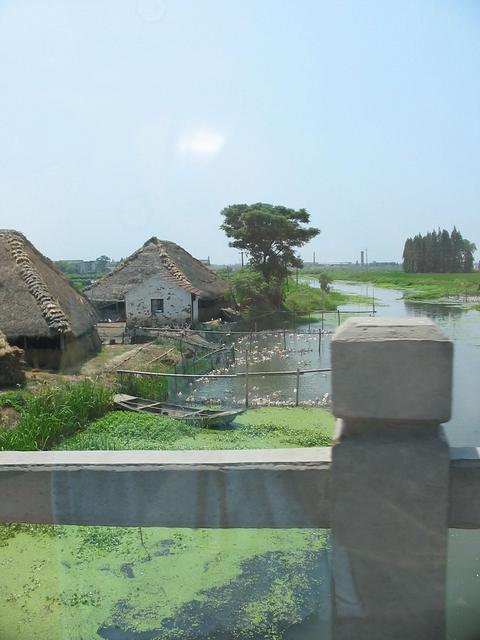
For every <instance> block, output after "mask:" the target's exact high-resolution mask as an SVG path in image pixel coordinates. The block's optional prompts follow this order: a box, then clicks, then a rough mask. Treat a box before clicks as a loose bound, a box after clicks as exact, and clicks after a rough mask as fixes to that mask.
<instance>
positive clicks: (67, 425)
mask: <svg viewBox="0 0 480 640" xmlns="http://www.w3.org/2000/svg"><path fill="white" fill-rule="evenodd" d="M112 399H113V388H112V387H110V386H107V385H104V384H101V383H99V382H98V381H94V380H90V379H85V380H82V381H81V382H78V383H72V382H62V383H61V384H59V385H57V386H54V387H45V389H43V390H41V391H40V392H39V393H35V394H30V395H26V396H24V400H22V403H21V404H20V405H19V409H20V420H19V422H18V425H17V426H16V428H15V429H13V430H9V431H0V450H2V451H5V450H15V451H34V450H44V449H50V448H51V447H52V446H54V445H55V444H56V443H57V442H58V441H59V440H60V439H61V438H63V437H65V436H67V435H72V434H74V433H75V432H76V431H78V430H79V429H81V428H82V427H83V426H85V425H86V424H87V423H89V422H91V421H92V420H95V419H96V418H99V417H100V416H102V415H104V414H105V413H106V412H107V411H108V409H109V408H110V407H111V406H112Z"/></svg>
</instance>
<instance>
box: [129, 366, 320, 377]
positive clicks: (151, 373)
mask: <svg viewBox="0 0 480 640" xmlns="http://www.w3.org/2000/svg"><path fill="white" fill-rule="evenodd" d="M330 371H331V369H326V368H324V369H303V370H302V369H300V371H299V373H300V375H301V376H303V375H306V374H309V373H328V372H330ZM117 373H118V374H135V375H138V376H151V377H160V378H161V377H164V378H207V379H208V378H212V380H213V379H216V378H244V377H245V376H246V373H245V372H242V371H241V372H239V373H205V374H201V373H164V372H162V371H134V370H128V369H119V370H118V371H117ZM296 373H297V370H296V369H289V370H288V371H250V370H249V371H248V377H249V378H251V377H252V376H292V375H295V374H296Z"/></svg>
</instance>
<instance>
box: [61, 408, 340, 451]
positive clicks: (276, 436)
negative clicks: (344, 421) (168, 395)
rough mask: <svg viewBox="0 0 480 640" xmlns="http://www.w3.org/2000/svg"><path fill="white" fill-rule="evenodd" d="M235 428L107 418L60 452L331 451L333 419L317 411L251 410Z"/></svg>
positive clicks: (118, 415)
mask: <svg viewBox="0 0 480 640" xmlns="http://www.w3.org/2000/svg"><path fill="white" fill-rule="evenodd" d="M233 426H234V428H231V429H201V428H198V427H195V426H191V425H189V424H187V423H184V422H181V421H179V420H172V419H170V418H162V417H159V416H154V415H151V414H134V413H128V412H123V411H115V412H111V413H108V414H107V415H106V416H104V417H103V418H100V419H99V420H96V421H95V422H92V423H91V424H89V425H88V426H87V427H86V428H85V429H82V430H81V431H79V432H78V433H76V434H74V435H72V436H70V437H67V438H65V439H64V440H62V442H60V443H59V444H58V445H57V449H69V450H72V449H78V450H82V449H182V450H190V449H278V448H285V447H325V446H329V444H330V441H331V436H332V433H333V427H334V419H333V416H332V415H331V414H330V413H329V412H328V411H326V410H324V409H317V408H288V407H286V408H285V407H279V408H273V407H272V408H270V407H268V408H264V409H252V410H249V411H247V412H246V413H244V414H243V415H241V416H240V417H239V418H237V420H236V421H235V422H234V425H233Z"/></svg>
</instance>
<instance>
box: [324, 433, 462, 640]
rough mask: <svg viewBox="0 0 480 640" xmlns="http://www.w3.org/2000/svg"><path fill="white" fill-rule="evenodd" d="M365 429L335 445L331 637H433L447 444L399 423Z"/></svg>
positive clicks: (442, 571) (438, 609)
mask: <svg viewBox="0 0 480 640" xmlns="http://www.w3.org/2000/svg"><path fill="white" fill-rule="evenodd" d="M363 426H364V428H365V425H363ZM365 431H366V433H365V435H358V434H357V435H354V436H345V437H344V438H341V439H340V441H339V444H337V445H336V446H335V447H334V448H333V460H332V473H331V496H330V499H331V504H332V507H331V527H332V547H333V556H334V576H333V579H334V594H335V595H334V625H333V628H334V635H333V637H334V638H335V640H347V638H348V639H351V638H355V640H404V639H405V638H415V640H427V639H428V640H440V639H441V638H443V637H444V632H445V626H444V625H445V615H444V608H445V583H446V558H447V511H448V490H449V455H448V447H447V445H446V443H445V442H444V440H443V439H442V438H441V437H440V436H439V433H438V430H437V429H436V428H434V427H429V428H426V427H423V426H422V427H420V428H419V433H418V434H417V436H416V437H414V436H413V435H412V433H411V430H410V431H409V433H407V434H405V433H404V432H402V429H401V428H398V429H395V428H393V429H387V431H388V432H389V434H390V437H389V438H385V437H382V436H379V435H378V433H377V430H376V429H375V432H374V433H373V435H372V434H369V433H368V429H367V428H365ZM393 433H395V437H392V436H391V434H393ZM352 585H354V589H353V590H352ZM345 594H347V595H345Z"/></svg>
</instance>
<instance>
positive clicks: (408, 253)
mask: <svg viewBox="0 0 480 640" xmlns="http://www.w3.org/2000/svg"><path fill="white" fill-rule="evenodd" d="M476 250H477V247H476V246H475V245H474V243H473V242H470V241H469V240H467V239H466V238H463V237H462V234H461V233H460V231H458V230H457V229H456V228H455V227H453V231H452V233H451V234H450V233H448V231H447V230H446V229H443V231H440V229H439V230H438V231H432V232H430V233H427V234H426V235H425V236H422V235H421V234H418V235H416V236H415V237H414V238H407V240H406V242H405V247H404V250H403V270H404V271H406V272H409V273H470V272H471V271H473V254H474V253H475V251H476Z"/></svg>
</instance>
